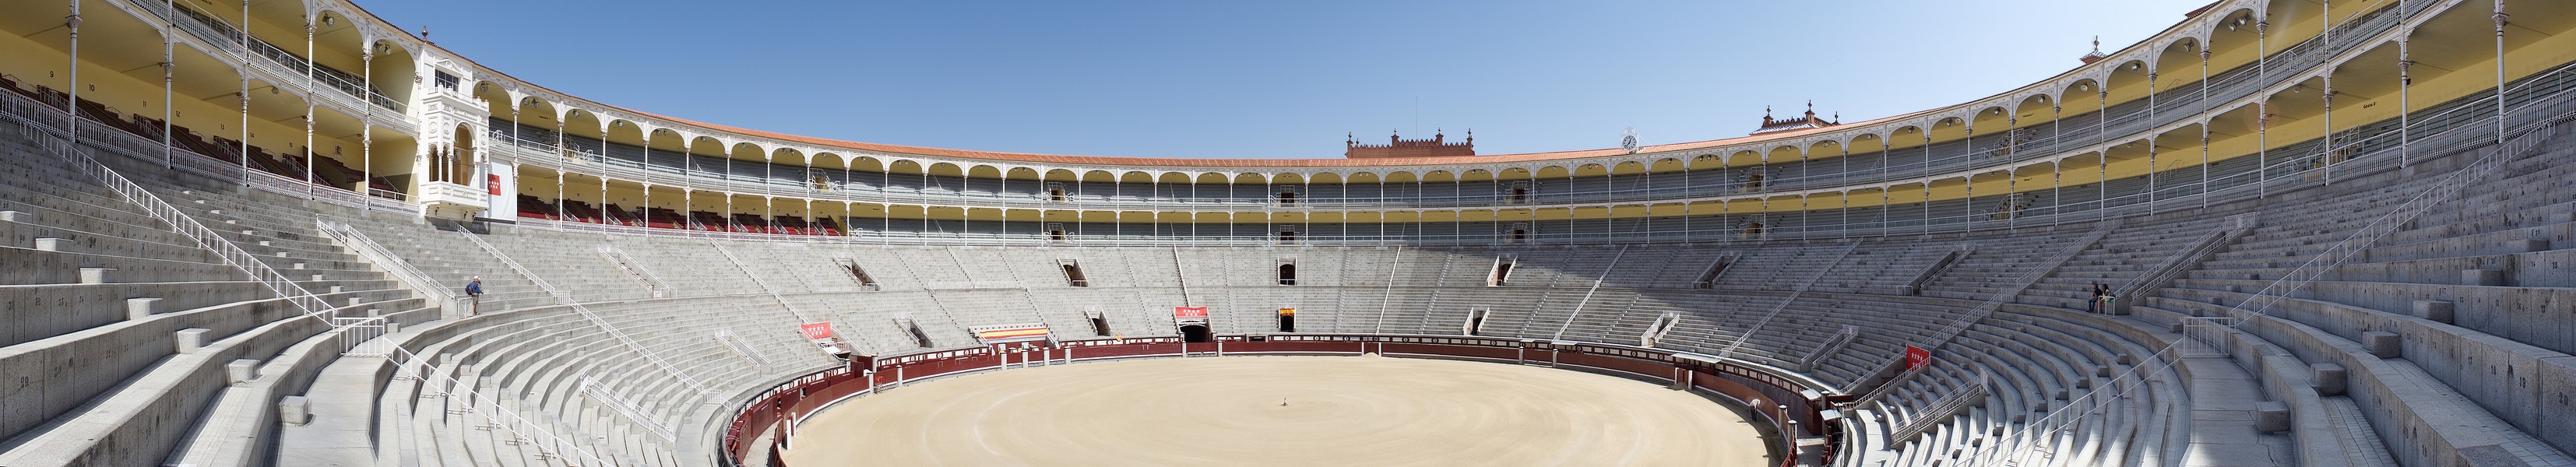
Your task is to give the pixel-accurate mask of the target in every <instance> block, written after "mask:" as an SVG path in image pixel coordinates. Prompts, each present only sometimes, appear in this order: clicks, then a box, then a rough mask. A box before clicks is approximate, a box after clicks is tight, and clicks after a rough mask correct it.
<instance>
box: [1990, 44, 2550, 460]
mask: <svg viewBox="0 0 2576 467" xmlns="http://www.w3.org/2000/svg"><path fill="white" fill-rule="evenodd" d="M2565 92H2576V90H2571V91H2565ZM2562 93H2564V92H2562ZM2525 109H2535V108H2534V107H2532V106H2526V107H2525ZM2507 116H2508V117H2510V116H2511V113H2510V112H2508V114H2507ZM2570 121H2576V113H2562V114H2558V115H2557V116H2555V117H2551V118H2545V119H2542V120H2541V121H2539V122H2537V123H2534V124H2531V125H2529V126H2525V127H2522V128H2521V129H2520V130H2518V131H2511V132H2509V133H2505V134H2506V135H2512V136H2509V137H2508V136H2502V135H2499V137H2498V138H2497V140H2503V143H2502V144H2496V145H2492V146H2488V147H2487V148H2486V149H2484V150H2481V151H2480V152H2481V154H2479V155H2478V158H2477V159H2474V160H2472V161H2471V162H2469V163H2468V164H2467V165H2465V166H2463V167H2462V168H2461V169H2459V170H2456V171H2452V172H2451V174H2449V175H2446V176H2444V177H2443V178H2441V179H2439V180H2436V181H2434V182H2433V183H2432V184H2431V186H2428V187H2426V188H2425V189H2424V190H2423V191H2419V192H2416V194H2414V195H2413V196H2410V197H2408V199H2407V201H2406V202H2404V203H2403V204H2400V205H2398V206H2397V207H2394V208H2391V209H2389V210H2388V212H2387V213H2384V214H2381V215H2380V216H2379V217H2377V218H2373V219H2372V220H2371V222H2370V223H2369V224H2367V225H2364V226H2363V227H2361V228H2359V229H2355V230H2354V231H2353V233H2352V234H2350V235H2346V236H2344V238H2343V240H2340V241H2337V242H2335V244H2334V245H2331V246H2329V247H2327V248H2326V250H2324V251H2320V252H2318V253H2317V254H2315V255H2313V256H2310V257H2309V259H2308V261H2306V262H2304V263H2301V264H2300V265H2299V267H2298V268H2295V269H2293V270H2292V271H2291V272H2290V273H2288V274H2284V275H2283V276H2282V277H2280V278H2279V279H2274V280H2273V281H2272V282H2271V283H2270V284H2268V285H2265V286H2264V287H2263V289H2262V290H2259V291H2256V292H2254V293H2253V294H2252V296H2251V297H2249V298H2247V299H2245V300H2243V301H2240V302H2238V303H2237V305H2236V306H2234V307H2230V308H2229V311H2230V312H2231V313H2233V314H2234V315H2236V316H2238V317H2243V316H2246V315H2264V316H2268V315H2269V313H2267V312H2268V311H2269V310H2270V307H2271V305H2272V304H2273V303H2277V302H2278V301H2280V300H2282V299H2283V298H2284V297H2286V296H2287V295H2289V294H2293V293H2297V291H2298V290H2299V289H2302V288H2304V287H2306V286H2307V285H2308V284H2309V283H2312V282H2314V281H2315V280H2316V279H2318V278H2319V277H2322V276H2323V275H2324V274H2325V273H2326V272H2328V271H2331V270H2333V268H2335V267H2337V266H2341V265H2343V264H2344V263H2345V262H2347V261H2349V260H2351V259H2353V258H2354V257H2357V256H2359V255H2360V253H2361V252H2363V251H2366V250H2367V249H2368V248H2369V246H2370V245H2372V244H2374V243H2376V242H2378V240H2379V239H2380V238H2383V237H2386V236H2387V235H2388V234H2390V233H2393V232H2396V231H2397V230H2398V227H2400V226H2403V225H2405V224H2406V223H2407V222H2410V221H2413V220H2414V219H2415V218H2417V217H2420V216H2422V215H2424V214H2425V213H2427V212H2429V211H2431V209H2432V208H2433V206H2436V205H2439V204H2441V203H2443V202H2447V201H2450V199H2451V198H2452V197H2455V196H2457V195H2458V194H2459V192H2460V191H2461V190H2462V189H2465V188H2466V187H2467V182H2470V181H2474V180H2478V179H2481V178H2484V177H2486V176H2488V175H2492V174H2494V173H2495V171H2497V170H2499V169H2501V168H2502V167H2503V166H2504V165H2505V164H2506V163H2507V162H2510V161H2512V160H2514V159H2517V158H2519V157H2520V156H2521V155H2522V154H2523V153H2525V152H2527V151H2531V150H2533V149H2536V148H2538V147H2539V146H2540V144H2541V143H2542V142H2545V141H2547V140H2548V139H2549V138H2552V137H2555V136H2557V135H2558V134H2559V133H2560V132H2561V131H2562V130H2563V128H2562V126H2561V125H2563V124H2565V123H2568V122H2570ZM2491 141H2493V140H2491ZM2235 321H2236V322H2235V323H2233V324H2230V325H2229V326H2230V327H2239V328H2241V327H2243V325H2244V323H2246V322H2250V321H2252V320H2248V319H2238V320H2235ZM2188 339H2194V338H2193V337H2190V336H2185V337H2183V338H2182V339H2181V340H2176V341H2174V342H2169V343H2167V344H2166V345H2165V346H2163V347H2161V348H2158V349H2157V350H2156V351H2155V352H2154V353H2152V354H2150V355H2149V357H2150V358H2149V359H2148V360H2147V361H2142V362H2140V364H2139V365H2137V366H2134V367H2131V368H2130V369H2129V371H2127V372H2123V373H2121V374H2120V375H2118V376H2116V377H2114V378H2113V382H2114V383H2117V382H2119V381H2124V380H2130V379H2136V380H2141V381H2143V380H2144V379H2145V376H2144V375H2146V374H2148V373H2150V372H2161V371H2164V369H2166V368H2170V367H2172V366H2173V365H2174V364H2175V363H2176V359H2175V358H2173V356H2174V355H2175V353H2176V351H2177V349H2179V348H2180V346H2181V345H2183V344H2184V340H2188ZM2135 386H2137V385H2135V384H2129V385H2122V384H2111V385H2107V387H2104V386H2097V387H2096V389H2094V390H2092V391H2090V392H2087V393H2085V395H2083V396H2082V397H2080V398H2077V399H2075V400H2074V401H2072V402H2069V403H2068V404H2066V405H2064V406H2060V407H2059V408H2058V409H2057V410H2053V411H2050V412H2049V413H2048V414H2046V415H2042V416H2040V417H2039V418H2038V419H2035V420H2033V421H2032V422H2031V423H2030V424H2029V425H2028V426H2029V427H2030V428H2029V429H2027V430H2025V431H2024V432H2023V434H2022V435H2021V436H2018V437H2016V438H2017V439H2014V440H2009V441H2006V442H2008V443H2013V444H2012V445H2011V446H2012V447H2011V448H2006V449H1996V450H1993V451H1989V452H1990V454H1988V455H1987V456H1988V458H1990V459H1993V458H2000V459H2002V460H2003V461H2004V465H2019V464H2020V463H2021V462H2022V461H2024V460H2025V459H2026V457H2027V456H2029V455H2030V453H2032V452H2044V451H2045V449H2046V448H2045V447H2044V445H2045V444H2046V442H2045V441H2043V440H2041V439H2040V438H2034V437H2033V436H2034V435H2035V434H2042V433H2054V432H2056V431H2059V430H2064V429H2068V427H2072V426H2074V425H2075V424H2076V423H2080V422H2082V421H2083V419H2084V417H2086V416H2089V415H2092V414H2093V413H2095V412H2098V411H2100V410H2102V409H2103V408H2105V407H2108V406H2110V404H2111V403H2112V402H2113V401H2115V400H2117V398H2116V397H2112V396H2115V395H2117V394H2118V393H2120V392H2125V391H2126V390H2127V388H2130V387H2135ZM2106 391H2111V392H2112V393H2110V394H2106V393H2105V392H2106ZM2087 401H2090V402H2087Z"/></svg>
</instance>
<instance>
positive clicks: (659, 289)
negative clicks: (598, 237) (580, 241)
mask: <svg viewBox="0 0 2576 467" xmlns="http://www.w3.org/2000/svg"><path fill="white" fill-rule="evenodd" d="M599 256H601V257H604V258H608V262H609V263H612V264H616V265H617V269H618V270H622V271H625V272H626V276H627V278H630V279H635V281H636V282H642V283H644V289H645V290H650V291H652V292H653V298H662V297H666V296H677V295H678V292H679V291H678V290H676V289H672V288H671V286H669V285H667V284H669V283H668V282H662V277H661V276H656V275H654V274H653V269H652V268H647V267H644V264H643V263H639V262H636V261H635V258H634V257H631V256H627V255H626V251H624V250H619V249H617V244H614V243H605V242H603V243H600V244H599Z"/></svg>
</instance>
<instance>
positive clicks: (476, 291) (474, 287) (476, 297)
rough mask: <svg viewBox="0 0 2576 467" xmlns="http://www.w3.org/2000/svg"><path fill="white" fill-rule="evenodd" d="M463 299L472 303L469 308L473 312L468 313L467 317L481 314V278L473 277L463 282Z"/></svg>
mask: <svg viewBox="0 0 2576 467" xmlns="http://www.w3.org/2000/svg"><path fill="white" fill-rule="evenodd" d="M465 299H466V300H467V301H471V302H473V304H472V308H471V309H472V310H473V311H472V312H470V313H468V314H469V315H481V314H483V276H474V278H472V279H467V280H466V281H465Z"/></svg>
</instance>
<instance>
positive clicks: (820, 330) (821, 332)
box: [796, 323, 832, 341]
mask: <svg viewBox="0 0 2576 467" xmlns="http://www.w3.org/2000/svg"><path fill="white" fill-rule="evenodd" d="M796 330H798V331H804V332H805V338H806V339H811V340H818V341H819V340H825V339H831V338H832V323H805V324H800V325H796Z"/></svg>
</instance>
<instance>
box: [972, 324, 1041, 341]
mask: <svg viewBox="0 0 2576 467" xmlns="http://www.w3.org/2000/svg"><path fill="white" fill-rule="evenodd" d="M967 331H971V332H974V333H975V340H978V341H982V342H983V343H986V344H1001V343H1009V342H1026V341H1042V340H1047V337H1048V332H1047V327H1046V324H1044V323H1028V324H1005V325H999V326H976V327H973V328H967Z"/></svg>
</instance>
